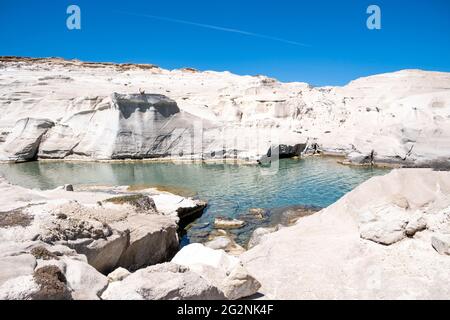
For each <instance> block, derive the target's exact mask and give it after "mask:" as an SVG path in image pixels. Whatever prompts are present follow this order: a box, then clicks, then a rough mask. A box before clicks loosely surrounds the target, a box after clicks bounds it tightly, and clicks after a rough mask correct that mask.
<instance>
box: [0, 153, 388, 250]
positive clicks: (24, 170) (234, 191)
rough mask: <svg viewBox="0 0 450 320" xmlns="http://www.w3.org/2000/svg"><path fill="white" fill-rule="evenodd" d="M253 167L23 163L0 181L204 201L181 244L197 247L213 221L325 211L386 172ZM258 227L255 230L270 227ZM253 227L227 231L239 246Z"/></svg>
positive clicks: (290, 162)
mask: <svg viewBox="0 0 450 320" xmlns="http://www.w3.org/2000/svg"><path fill="white" fill-rule="evenodd" d="M263 169H264V168H261V167H259V166H257V165H236V164H224V163H220V164H218V163H215V164H212V163H173V162H108V163H102V162H40V161H38V162H28V163H20V164H0V175H2V176H4V177H5V178H6V179H8V180H9V181H10V182H11V183H12V184H17V185H20V186H23V187H28V188H39V189H52V188H56V187H57V186H61V185H63V184H73V185H80V184H81V185H135V186H139V185H148V186H158V187H159V188H161V189H166V190H167V191H169V192H173V193H182V195H188V196H194V197H197V198H200V199H203V200H207V201H208V207H207V209H206V210H205V212H204V214H203V215H202V216H201V217H200V218H199V219H197V220H196V221H194V222H193V223H192V224H191V225H190V226H189V228H188V229H187V231H186V233H185V234H184V236H183V238H182V244H183V245H185V244H187V243H189V242H201V241H202V240H203V239H204V238H205V237H207V235H208V233H209V232H210V231H211V230H212V229H213V221H214V218H215V217H219V216H220V217H229V218H236V217H239V216H240V215H242V214H245V213H247V212H248V210H249V209H250V208H264V209H267V210H271V211H269V212H276V209H277V208H286V207H290V206H298V205H303V206H312V207H320V208H322V207H326V206H328V205H330V204H332V203H334V202H335V201H336V200H338V199H339V198H340V197H342V196H343V195H344V194H346V193H347V192H349V191H351V190H352V189H353V188H355V187H356V186H358V185H359V184H360V183H362V182H364V181H366V180H367V179H369V178H371V177H373V176H376V175H382V174H385V173H387V172H388V170H387V169H382V168H370V167H350V166H344V165H341V164H339V163H338V162H337V160H336V159H335V158H324V157H309V158H305V159H298V160H297V159H282V160H280V161H279V168H278V170H277V171H276V173H275V174H273V175H267V174H265V173H264V171H263ZM270 222H271V221H270V220H269V221H261V223H260V225H262V226H264V225H267V224H270ZM257 226H258V225H254V224H253V225H247V226H246V227H244V228H241V229H236V230H231V232H232V233H233V234H234V235H235V236H236V237H237V242H238V243H241V244H245V242H246V241H247V240H248V238H249V236H250V234H251V232H252V231H253V230H254V229H255V228H256V227H257Z"/></svg>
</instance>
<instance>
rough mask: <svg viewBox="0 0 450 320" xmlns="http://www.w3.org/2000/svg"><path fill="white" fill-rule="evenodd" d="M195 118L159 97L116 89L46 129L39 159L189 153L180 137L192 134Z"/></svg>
mask: <svg viewBox="0 0 450 320" xmlns="http://www.w3.org/2000/svg"><path fill="white" fill-rule="evenodd" d="M195 118H196V117H195V116H192V115H189V114H186V113H185V112H182V111H180V109H179V108H178V106H177V104H176V102H175V101H173V100H171V99H169V98H167V97H166V96H163V95H155V94H117V93H114V94H112V95H111V96H110V97H107V98H105V99H104V100H103V101H102V102H101V103H100V104H99V105H97V106H96V108H94V109H93V110H91V111H81V112H79V113H76V114H74V115H73V116H71V117H70V118H68V119H67V120H66V121H64V122H62V123H60V124H58V125H57V126H56V127H55V128H54V129H53V130H50V131H49V132H48V134H47V135H46V137H45V138H44V140H43V142H42V144H41V146H40V148H39V157H40V158H93V159H125V158H132V159H144V158H154V157H164V156H168V155H170V154H171V152H172V151H173V150H176V149H179V151H180V152H183V151H185V152H188V151H189V148H190V147H191V146H190V144H186V145H183V142H184V141H183V136H184V135H186V133H187V135H188V136H190V132H191V131H192V128H193V126H192V122H193V121H194V120H195ZM188 142H189V141H188Z"/></svg>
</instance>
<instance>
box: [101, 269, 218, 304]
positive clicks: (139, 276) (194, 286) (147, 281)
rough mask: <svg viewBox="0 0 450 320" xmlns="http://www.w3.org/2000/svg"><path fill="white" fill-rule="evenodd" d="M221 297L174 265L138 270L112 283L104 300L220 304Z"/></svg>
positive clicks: (211, 288) (188, 271)
mask: <svg viewBox="0 0 450 320" xmlns="http://www.w3.org/2000/svg"><path fill="white" fill-rule="evenodd" d="M224 298H225V297H224V295H223V293H222V292H221V291H220V290H218V289H217V288H216V287H215V286H213V285H211V284H210V283H209V282H208V281H206V280H205V279H204V278H202V277H201V276H199V275H198V274H197V273H194V272H192V271H190V270H189V269H188V268H186V267H182V266H179V265H177V264H174V263H163V264H158V265H154V266H151V267H147V268H145V269H140V270H138V271H136V272H134V273H132V274H131V275H129V276H127V277H126V278H125V279H124V280H122V281H116V282H112V283H111V284H110V285H109V286H108V288H107V289H106V291H105V292H104V293H103V294H102V299H104V300H222V299H224Z"/></svg>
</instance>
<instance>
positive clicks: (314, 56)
mask: <svg viewBox="0 0 450 320" xmlns="http://www.w3.org/2000/svg"><path fill="white" fill-rule="evenodd" d="M70 4H76V5H78V6H79V7H80V8H81V30H72V31H70V30H68V29H67V27H66V19H67V17H68V15H67V14H66V9H67V7H68V6H69V5H70ZM371 4H377V5H378V6H379V7H380V8H381V23H382V29H381V30H369V29H367V27H366V20H367V17H368V16H369V15H368V14H367V13H366V9H367V7H368V6H369V5H371ZM0 55H20V56H32V57H46V56H57V57H64V58H76V59H80V60H88V61H112V62H139V63H153V64H157V65H159V66H161V67H163V68H169V69H172V68H179V67H194V68H197V69H200V70H218V71H221V70H229V71H231V72H234V73H237V74H250V75H255V74H265V75H268V76H272V77H275V78H277V79H279V80H281V81H305V82H309V83H312V84H314V85H343V84H345V83H347V82H348V81H350V80H352V79H355V78H358V77H361V76H366V75H370V74H375V73H382V72H389V71H395V70H400V69H406V68H420V69H426V70H439V71H450V1H449V0H369V1H366V0H341V1H337V0H335V1H331V0H314V1H313V0H308V1H306V0H179V1H175V0H164V1H163V0H158V1H156V0H147V1H133V0H122V1H112V0H109V1H106V0H95V1H94V0H71V1H66V0H40V1H35V0H28V1H26V0H23V1H17V0H0Z"/></svg>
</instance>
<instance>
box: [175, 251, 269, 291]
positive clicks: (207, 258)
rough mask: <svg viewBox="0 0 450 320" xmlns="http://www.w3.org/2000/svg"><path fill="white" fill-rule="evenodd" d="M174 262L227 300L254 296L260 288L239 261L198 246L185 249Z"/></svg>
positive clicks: (176, 256) (223, 253)
mask: <svg viewBox="0 0 450 320" xmlns="http://www.w3.org/2000/svg"><path fill="white" fill-rule="evenodd" d="M172 262H173V263H176V264H179V265H182V266H185V267H187V268H189V269H190V270H192V271H194V272H196V273H198V274H199V275H201V276H202V277H203V278H205V279H207V280H208V281H209V282H210V283H212V284H214V285H215V286H217V287H218V288H219V289H220V290H221V291H223V293H224V294H225V296H226V297H227V298H228V299H240V298H244V297H248V296H251V295H253V294H255V293H256V292H257V291H258V289H259V288H260V286H261V285H260V283H259V282H258V281H257V280H256V279H255V278H254V277H252V276H251V275H250V274H249V273H248V271H247V270H246V269H245V268H244V267H243V266H242V264H241V262H240V260H239V259H238V258H236V257H233V256H230V255H228V254H226V253H225V252H224V251H223V250H214V249H210V248H207V247H205V246H204V245H202V244H199V243H194V244H190V245H188V246H185V247H183V249H181V250H180V251H179V252H178V253H177V254H176V255H175V257H174V258H173V259H172Z"/></svg>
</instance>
